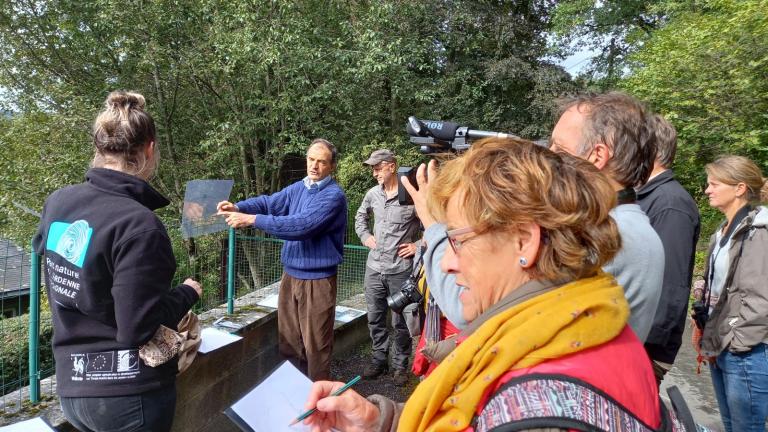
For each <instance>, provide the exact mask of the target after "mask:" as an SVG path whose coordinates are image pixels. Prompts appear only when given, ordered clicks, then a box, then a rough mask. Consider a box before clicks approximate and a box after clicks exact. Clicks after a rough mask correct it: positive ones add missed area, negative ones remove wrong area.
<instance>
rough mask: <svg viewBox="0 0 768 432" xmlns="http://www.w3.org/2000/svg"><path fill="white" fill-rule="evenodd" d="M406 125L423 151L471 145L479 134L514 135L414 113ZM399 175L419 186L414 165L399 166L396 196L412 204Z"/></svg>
mask: <svg viewBox="0 0 768 432" xmlns="http://www.w3.org/2000/svg"><path fill="white" fill-rule="evenodd" d="M405 129H406V132H408V135H409V136H410V141H411V142H412V143H414V144H416V145H418V146H419V151H421V152H422V153H424V154H431V153H448V152H453V153H456V152H460V151H464V150H467V149H469V147H470V146H472V141H473V140H477V139H481V138H489V137H493V138H517V137H516V136H515V135H511V134H507V133H502V132H490V131H483V130H475V129H470V128H469V127H467V126H459V124H458V123H453V122H447V121H438V120H419V119H417V118H416V117H414V116H410V117H408V123H407V125H406V128H405ZM402 176H406V177H408V179H409V180H410V181H411V184H412V185H414V186H416V187H417V188H418V184H417V183H416V168H415V167H401V168H399V169H398V170H397V200H398V202H399V203H400V204H401V205H409V204H413V199H412V198H411V196H410V195H409V194H408V191H407V190H405V187H403V184H402V182H401V181H400V178H401V177H402Z"/></svg>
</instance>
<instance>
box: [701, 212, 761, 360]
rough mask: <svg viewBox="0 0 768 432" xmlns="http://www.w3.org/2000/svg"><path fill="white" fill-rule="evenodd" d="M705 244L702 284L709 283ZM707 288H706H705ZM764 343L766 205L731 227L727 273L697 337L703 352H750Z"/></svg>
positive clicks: (710, 248)
mask: <svg viewBox="0 0 768 432" xmlns="http://www.w3.org/2000/svg"><path fill="white" fill-rule="evenodd" d="M715 237H716V236H715V235H714V234H713V235H712V239H711V240H710V244H709V253H707V264H706V269H705V273H704V280H705V283H707V284H708V283H709V279H710V278H709V272H710V268H709V265H710V264H709V256H710V255H711V254H712V249H713V248H714V246H715V243H714V242H715ZM707 288H708V287H707ZM760 343H768V208H765V207H757V208H755V209H753V210H752V211H750V212H749V214H747V216H746V217H744V219H742V220H741V222H740V223H739V225H738V226H737V227H736V228H735V229H734V231H733V235H732V237H731V247H730V249H729V250H728V274H727V276H726V278H725V286H724V287H723V292H722V294H720V299H719V300H718V302H717V304H716V305H715V307H714V309H713V310H712V313H711V314H710V317H709V320H708V321H707V325H706V326H705V327H704V335H703V337H702V339H701V347H702V351H703V352H704V354H705V355H709V356H715V355H718V354H720V353H721V352H723V351H724V350H726V349H727V350H728V351H730V352H733V353H740V352H747V351H750V350H751V349H752V348H753V347H754V346H755V345H758V344H760Z"/></svg>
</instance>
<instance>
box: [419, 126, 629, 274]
mask: <svg viewBox="0 0 768 432" xmlns="http://www.w3.org/2000/svg"><path fill="white" fill-rule="evenodd" d="M430 183H431V184H432V185H433V186H431V187H430V190H429V196H428V201H427V203H428V206H429V209H430V211H431V212H432V214H433V215H435V217H436V219H438V220H443V221H444V220H445V216H446V211H447V207H448V201H449V200H450V199H451V198H452V197H457V198H458V199H460V200H461V201H460V202H459V208H460V209H461V211H462V212H463V214H464V215H465V217H466V218H467V220H468V221H469V223H470V224H471V225H472V226H473V227H474V229H475V232H478V233H482V232H487V231H507V232H514V231H515V230H516V228H517V226H518V224H522V223H535V224H537V225H539V226H540V227H541V228H542V240H543V241H542V243H541V247H540V249H539V255H538V259H537V261H536V265H535V267H534V269H533V272H534V275H532V276H533V277H541V278H545V279H552V280H556V279H561V278H580V277H584V276H587V275H591V274H594V273H595V272H596V271H597V270H598V269H599V268H600V267H601V266H602V265H603V264H604V263H605V262H607V261H609V260H610V259H611V258H613V256H614V255H615V254H616V252H617V251H618V250H619V248H620V247H621V238H620V236H619V232H618V228H617V227H616V223H615V222H614V221H613V219H612V218H611V217H610V216H609V212H610V210H611V209H612V208H613V207H614V205H615V204H616V194H615V192H614V191H613V188H612V187H611V184H610V183H609V181H608V179H607V177H605V175H603V174H601V173H600V172H599V171H598V170H597V169H596V168H595V167H594V166H593V165H592V164H590V163H588V162H586V161H583V160H581V159H579V158H576V157H573V156H570V155H567V154H558V153H554V152H552V151H550V150H548V149H546V148H544V147H540V146H536V145H535V144H533V143H531V142H529V141H524V140H520V139H498V138H488V139H484V140H481V141H478V142H476V143H475V144H474V145H473V146H472V147H471V148H470V149H469V151H467V153H466V154H464V155H463V156H462V157H459V158H456V159H453V160H451V161H449V162H447V163H445V164H444V165H443V167H442V168H441V170H440V172H439V174H438V176H437V178H436V179H435V180H434V182H430Z"/></svg>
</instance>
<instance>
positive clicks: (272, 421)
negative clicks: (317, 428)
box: [232, 361, 312, 432]
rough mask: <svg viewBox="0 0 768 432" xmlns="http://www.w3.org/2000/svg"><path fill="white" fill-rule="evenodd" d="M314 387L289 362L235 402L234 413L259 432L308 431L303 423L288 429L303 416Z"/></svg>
mask: <svg viewBox="0 0 768 432" xmlns="http://www.w3.org/2000/svg"><path fill="white" fill-rule="evenodd" d="M311 387H312V381H310V380H309V378H307V377H306V376H305V375H304V374H302V373H301V372H299V370H298V369H296V368H295V367H294V366H293V365H292V364H291V363H290V362H287V361H286V362H284V363H283V364H282V365H280V367H278V368H277V369H276V370H275V371H274V372H272V374H271V375H270V376H268V377H267V378H266V379H265V380H264V381H262V382H261V384H259V385H258V386H256V387H255V388H254V389H253V390H251V391H250V392H248V394H246V395H245V396H243V398H242V399H240V400H239V401H237V402H235V404H234V405H232V410H233V411H234V412H235V413H237V415H239V416H240V418H241V419H243V421H244V422H246V423H248V426H250V427H251V428H253V430H255V431H257V432H279V431H290V432H299V431H309V427H306V426H304V425H303V424H301V423H299V424H296V425H294V426H288V425H289V424H290V423H291V422H292V421H293V420H294V419H295V418H296V417H298V416H299V415H301V414H302V413H303V412H304V402H306V401H307V396H308V395H309V390H310V388H311Z"/></svg>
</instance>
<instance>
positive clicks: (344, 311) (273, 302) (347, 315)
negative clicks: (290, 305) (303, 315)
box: [257, 294, 365, 323]
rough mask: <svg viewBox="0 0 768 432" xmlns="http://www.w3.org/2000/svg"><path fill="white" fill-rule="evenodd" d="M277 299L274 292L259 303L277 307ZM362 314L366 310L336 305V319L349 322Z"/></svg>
mask: <svg viewBox="0 0 768 432" xmlns="http://www.w3.org/2000/svg"><path fill="white" fill-rule="evenodd" d="M277 299H278V294H272V295H270V296H267V297H264V298H263V299H261V300H260V301H259V302H258V303H257V304H258V305H259V306H264V307H268V308H272V309H277ZM362 315H365V311H362V310H360V309H353V308H349V307H346V306H338V305H337V306H336V317H335V320H336V321H340V322H343V323H348V322H350V321H352V320H353V319H355V318H357V317H359V316H362Z"/></svg>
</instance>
